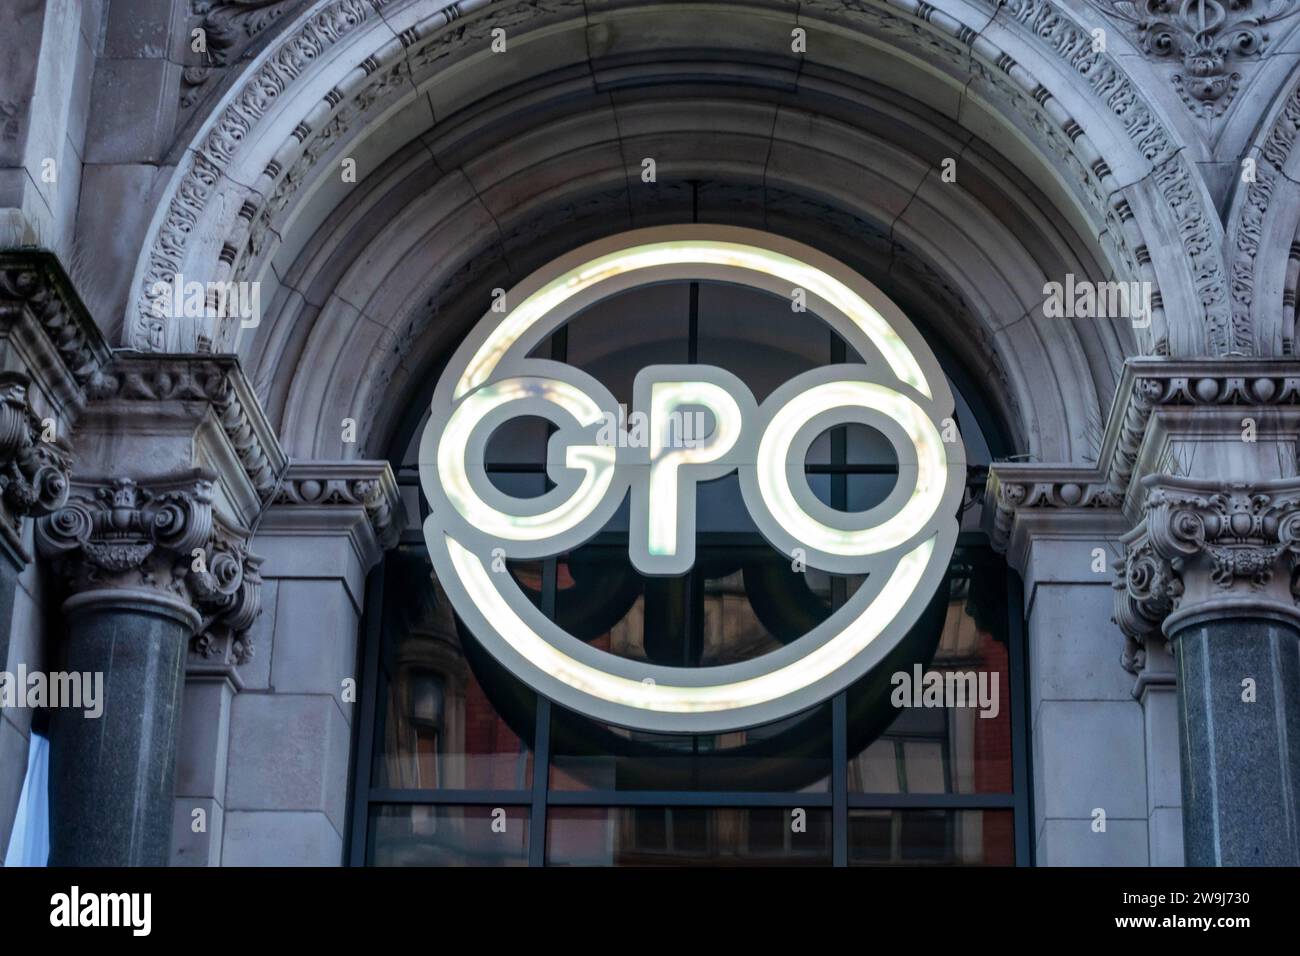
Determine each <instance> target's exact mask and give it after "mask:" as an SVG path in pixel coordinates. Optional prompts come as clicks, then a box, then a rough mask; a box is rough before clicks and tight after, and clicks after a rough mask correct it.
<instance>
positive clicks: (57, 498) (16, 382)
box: [0, 372, 69, 544]
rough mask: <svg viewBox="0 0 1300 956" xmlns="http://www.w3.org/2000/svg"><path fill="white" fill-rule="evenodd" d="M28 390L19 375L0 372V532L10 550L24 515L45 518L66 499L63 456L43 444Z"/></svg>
mask: <svg viewBox="0 0 1300 956" xmlns="http://www.w3.org/2000/svg"><path fill="white" fill-rule="evenodd" d="M29 385H30V382H29V380H28V378H27V376H25V375H23V374H21V373H19V372H0V525H3V528H2V529H0V530H3V533H4V534H5V536H6V537H8V538H9V539H10V540H11V541H12V542H13V543H15V544H17V542H18V540H19V522H20V521H21V520H22V518H23V517H24V516H25V515H30V516H32V517H37V516H40V515H45V514H49V513H50V512H51V511H53V510H54V509H56V508H58V507H60V506H61V505H62V504H63V502H64V501H65V500H66V499H67V496H68V457H69V456H68V453H67V451H66V450H65V449H64V448H63V447H62V446H61V445H59V444H57V443H56V442H54V441H43V440H42V439H43V437H45V436H43V434H42V432H43V431H44V429H43V428H42V426H41V420H40V419H39V418H38V417H37V416H36V414H35V413H34V412H33V411H32V409H31V406H30V405H29V404H28V401H27V388H28V386H29Z"/></svg>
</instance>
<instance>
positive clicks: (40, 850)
mask: <svg viewBox="0 0 1300 956" xmlns="http://www.w3.org/2000/svg"><path fill="white" fill-rule="evenodd" d="M49 769H50V742H49V741H48V740H47V739H45V738H44V737H42V736H41V735H40V734H32V739H31V742H30V744H29V745H28V750H27V776H26V777H25V778H24V779H23V792H22V796H20V797H19V798H18V813H17V815H16V816H15V817H14V828H13V831H12V832H11V833H10V834H9V850H8V852H6V853H5V863H4V865H5V866H45V865H46V863H47V862H48V861H49V858H50V793H49Z"/></svg>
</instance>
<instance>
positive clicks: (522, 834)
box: [366, 804, 528, 866]
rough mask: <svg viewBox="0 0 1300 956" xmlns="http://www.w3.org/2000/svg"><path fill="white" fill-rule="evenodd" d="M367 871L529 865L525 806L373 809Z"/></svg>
mask: <svg viewBox="0 0 1300 956" xmlns="http://www.w3.org/2000/svg"><path fill="white" fill-rule="evenodd" d="M370 809H371V812H370V852H369V855H368V857H367V860H366V862H367V863H368V864H369V865H370V866H527V865H528V808H527V807H486V806H485V807H461V806H427V805H420V804H409V805H408V804H402V805H396V804H385V805H378V806H372V807H371V808H370Z"/></svg>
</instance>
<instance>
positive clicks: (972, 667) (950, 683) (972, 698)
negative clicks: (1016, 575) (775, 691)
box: [848, 549, 1012, 793]
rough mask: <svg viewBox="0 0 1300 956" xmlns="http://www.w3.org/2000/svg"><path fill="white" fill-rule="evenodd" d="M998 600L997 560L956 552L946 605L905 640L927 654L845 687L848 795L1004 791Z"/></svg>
mask: <svg viewBox="0 0 1300 956" xmlns="http://www.w3.org/2000/svg"><path fill="white" fill-rule="evenodd" d="M1005 595H1006V583H1005V577H1004V572H1003V570H1002V567H1001V564H1000V562H998V561H997V560H996V559H993V558H992V556H991V555H989V554H988V552H986V551H984V550H983V549H964V550H959V551H958V554H957V556H956V557H955V558H954V561H953V572H952V575H951V576H950V579H949V585H948V600H947V602H946V605H942V606H939V607H937V612H938V613H934V611H933V610H932V612H930V616H933V617H935V620H934V622H933V623H932V624H929V625H927V624H926V623H925V618H924V617H923V621H922V623H921V624H918V625H917V627H916V628H914V629H913V633H912V635H910V636H909V638H908V643H909V644H911V643H915V644H918V645H920V646H924V645H925V643H926V642H927V641H928V642H932V643H931V646H932V647H933V650H931V651H928V652H926V653H924V654H921V653H918V654H917V655H916V656H914V658H913V660H912V661H910V662H904V663H897V661H895V663H894V666H892V667H890V669H889V670H888V672H887V673H884V674H882V675H880V676H878V677H876V678H875V679H872V678H868V679H867V680H866V681H864V682H861V683H859V684H858V685H855V686H854V687H853V688H851V689H850V691H849V712H850V717H849V766H848V773H849V791H850V792H851V793H1010V792H1011V789H1012V778H1011V683H1010V669H1009V664H1010V661H1009V654H1008V651H1007V645H1006V643H1005V640H1004V634H1005V615H1003V614H1002V613H1001V611H1002V610H1003V608H1004V606H1005V600H1006V599H1005ZM932 607H933V606H932ZM940 615H941V616H940ZM928 628H933V630H934V633H933V636H928V635H927V633H926V631H927V629H928ZM922 660H924V661H925V663H922V662H921V661H922ZM886 681H887V683H886ZM871 727H881V728H883V729H882V730H881V731H879V732H876V733H874V734H867V735H866V736H865V737H864V735H863V733H862V731H863V729H864V728H871Z"/></svg>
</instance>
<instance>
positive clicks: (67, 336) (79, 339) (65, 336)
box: [0, 249, 111, 418]
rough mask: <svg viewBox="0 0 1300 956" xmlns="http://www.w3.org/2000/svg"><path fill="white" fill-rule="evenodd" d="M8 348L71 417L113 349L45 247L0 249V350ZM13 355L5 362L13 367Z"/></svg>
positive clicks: (41, 389)
mask: <svg viewBox="0 0 1300 956" xmlns="http://www.w3.org/2000/svg"><path fill="white" fill-rule="evenodd" d="M5 350H8V351H9V352H10V353H11V354H12V355H13V356H16V362H17V364H18V365H19V366H20V367H21V368H22V370H23V371H24V372H26V373H27V375H28V376H29V377H30V378H31V379H32V383H33V385H36V384H39V385H40V391H41V392H42V393H43V394H44V395H46V396H48V397H49V399H50V401H51V402H52V403H54V405H55V407H54V408H53V409H51V410H52V411H55V412H58V413H61V414H64V415H66V416H67V417H69V418H71V417H74V416H75V412H76V410H77V409H79V408H80V406H81V405H82V404H83V403H84V401H85V392H86V389H88V388H90V387H92V386H93V385H95V384H96V383H97V382H98V380H99V376H100V374H101V372H102V370H103V368H104V366H105V365H107V364H108V362H109V361H110V358H111V351H110V349H109V347H108V344H107V343H106V342H105V341H104V337H103V335H102V334H101V333H100V331H99V328H98V327H97V326H96V325H95V322H94V320H93V319H92V318H91V317H90V314H89V313H88V312H87V311H86V309H85V306H83V305H82V303H81V299H80V298H79V297H78V296H77V294H76V292H75V290H74V288H73V285H72V281H71V280H70V279H69V278H68V276H67V274H66V273H65V272H64V271H63V268H62V267H61V266H60V265H59V261H58V258H57V257H56V256H55V255H54V254H53V253H51V252H48V251H46V250H43V249H22V250H6V251H0V352H3V351H5ZM13 364H14V359H6V361H5V362H4V365H5V366H7V367H9V368H13Z"/></svg>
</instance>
